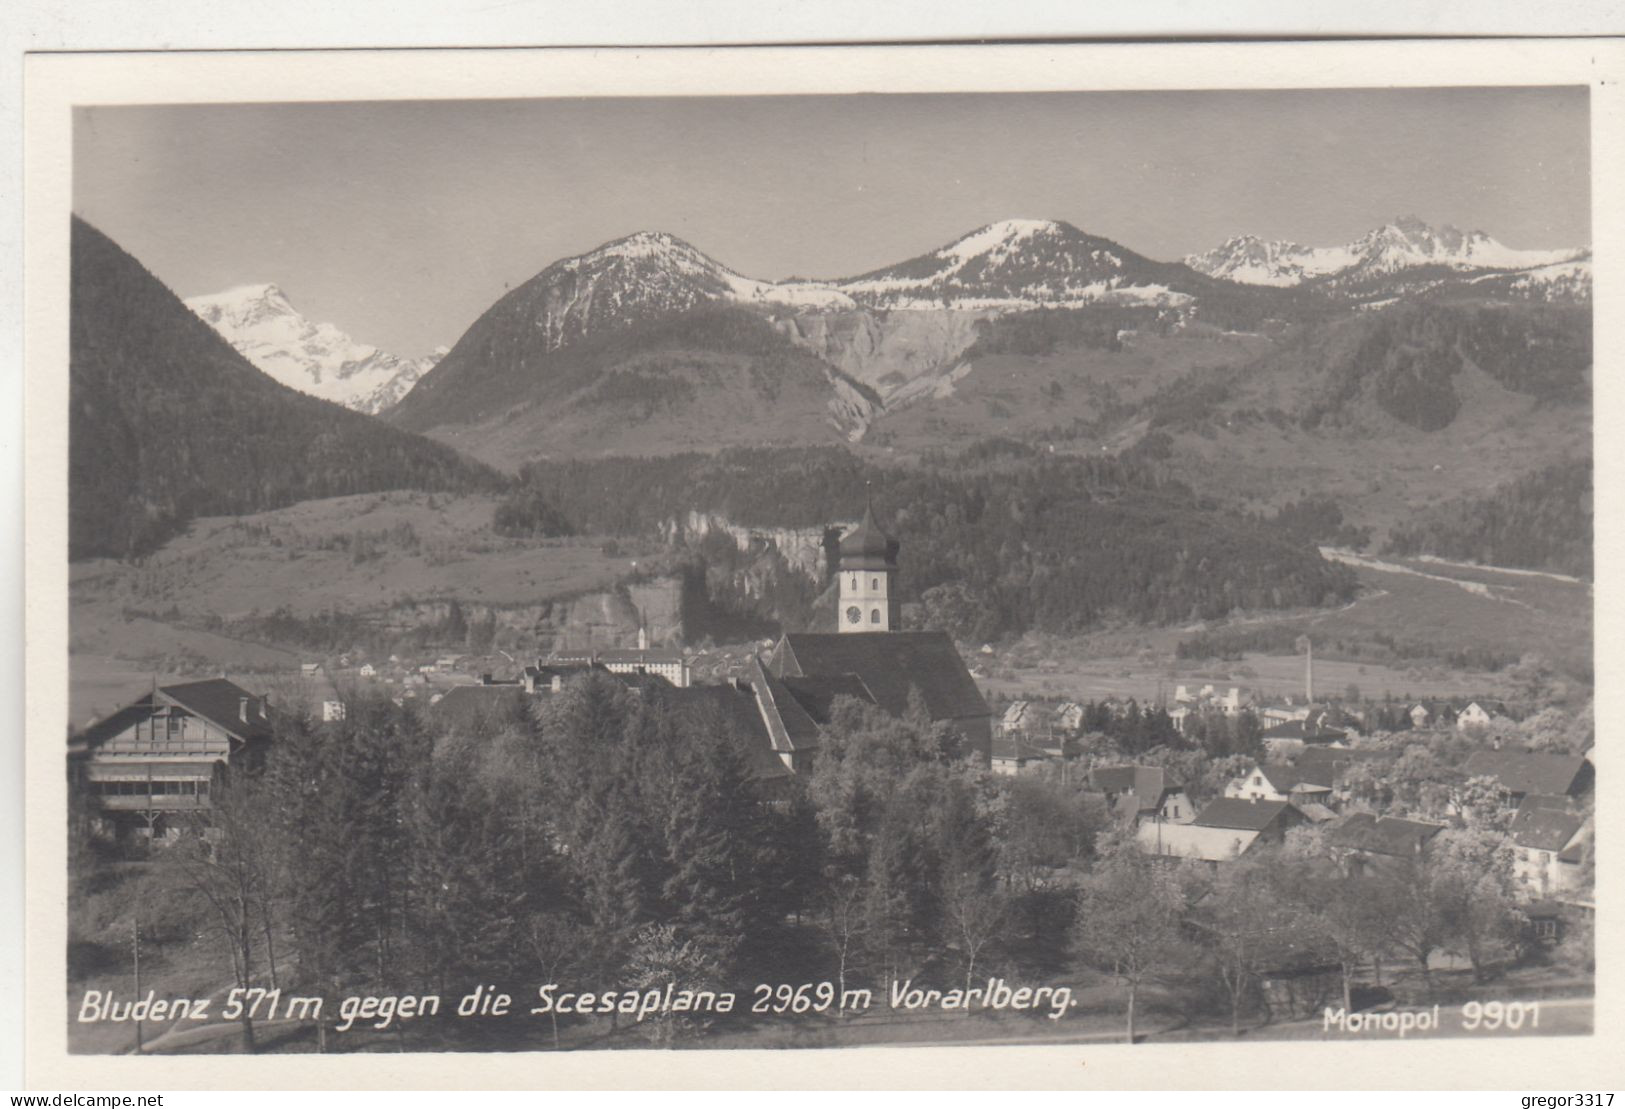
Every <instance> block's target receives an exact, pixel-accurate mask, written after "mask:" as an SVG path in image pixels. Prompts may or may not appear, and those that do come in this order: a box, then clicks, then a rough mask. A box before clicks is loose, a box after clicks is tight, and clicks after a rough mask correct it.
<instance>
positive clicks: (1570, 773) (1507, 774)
mask: <svg viewBox="0 0 1625 1109" xmlns="http://www.w3.org/2000/svg"><path fill="white" fill-rule="evenodd" d="M1461 769H1462V773H1463V774H1464V775H1465V776H1467V777H1469V778H1492V779H1494V780H1495V783H1496V784H1497V785H1498V786H1499V787H1500V788H1501V799H1502V802H1503V803H1504V804H1505V805H1506V807H1507V808H1509V809H1510V808H1517V807H1518V806H1519V805H1521V804H1522V803H1523V801H1524V799H1525V798H1526V797H1528V796H1529V795H1530V794H1544V795H1547V796H1555V797H1580V796H1583V795H1584V794H1585V793H1587V792H1588V791H1589V790H1590V789H1591V787H1592V783H1593V780H1594V777H1595V775H1594V772H1593V770H1592V767H1591V763H1590V762H1589V761H1587V760H1586V759H1585V758H1584V757H1583V756H1580V755H1560V754H1553V753H1550V752H1546V751H1514V750H1500V751H1495V750H1485V751H1474V752H1473V753H1472V754H1471V755H1469V756H1468V757H1467V761H1466V762H1465V763H1463V764H1462V768H1461Z"/></svg>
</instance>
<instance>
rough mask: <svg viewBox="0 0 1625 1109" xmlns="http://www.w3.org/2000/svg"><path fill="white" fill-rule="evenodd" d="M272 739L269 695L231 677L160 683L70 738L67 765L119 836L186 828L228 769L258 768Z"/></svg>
mask: <svg viewBox="0 0 1625 1109" xmlns="http://www.w3.org/2000/svg"><path fill="white" fill-rule="evenodd" d="M270 738H271V717H270V713H269V711H268V709H267V707H266V702H265V698H263V697H257V696H255V695H254V694H252V693H250V692H249V691H248V690H246V689H244V688H243V687H242V686H240V685H237V684H236V683H235V682H230V681H227V680H226V679H225V678H210V679H207V680H205V681H197V682H183V683H181V684H179V685H166V686H159V687H156V688H154V689H153V691H152V692H151V693H148V694H146V695H145V696H143V697H141V698H140V699H139V700H136V701H132V702H131V703H130V704H128V705H125V706H124V707H123V708H121V709H119V710H118V711H117V712H114V713H112V714H111V715H109V716H106V717H104V718H102V719H101V720H98V721H96V722H95V723H93V724H91V725H90V726H89V727H87V728H85V729H84V731H82V732H80V733H78V734H77V735H75V736H73V737H71V738H70V740H69V745H68V755H69V768H70V773H71V774H72V776H73V779H74V781H75V782H76V784H77V785H79V786H80V787H81V788H82V789H83V790H84V793H85V795H86V796H87V797H88V799H89V802H90V806H91V808H92V810H93V811H94V812H95V814H96V816H97V818H98V820H99V821H100V822H101V823H102V826H103V827H104V828H105V829H107V830H109V831H111V832H112V833H113V834H114V835H115V836H117V837H120V838H122V837H124V836H127V835H129V834H132V833H133V834H135V835H139V836H150V837H157V836H163V835H174V834H178V833H179V831H180V822H179V819H178V818H180V817H182V816H183V815H185V814H188V813H193V812H198V811H200V810H206V809H207V808H208V807H209V787H210V783H211V782H212V781H213V779H214V775H215V771H216V770H217V769H218V768H220V767H224V766H240V765H250V766H251V765H254V764H255V763H256V762H258V761H259V760H261V759H263V758H264V754H265V748H266V745H267V744H268V743H269V741H270Z"/></svg>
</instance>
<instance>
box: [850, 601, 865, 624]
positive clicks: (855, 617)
mask: <svg viewBox="0 0 1625 1109" xmlns="http://www.w3.org/2000/svg"><path fill="white" fill-rule="evenodd" d="M862 619H863V610H862V609H860V608H859V607H858V606H857V605H852V606H851V607H849V608H848V609H847V610H846V622H847V623H848V624H856V623H857V622H858V621H860V620H862Z"/></svg>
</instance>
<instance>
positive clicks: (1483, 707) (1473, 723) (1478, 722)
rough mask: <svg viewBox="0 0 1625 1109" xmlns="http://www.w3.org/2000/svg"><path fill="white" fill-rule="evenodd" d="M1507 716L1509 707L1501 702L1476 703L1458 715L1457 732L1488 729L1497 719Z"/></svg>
mask: <svg viewBox="0 0 1625 1109" xmlns="http://www.w3.org/2000/svg"><path fill="white" fill-rule="evenodd" d="M1506 715H1507V707H1506V706H1505V705H1503V704H1502V703H1501V702H1499V701H1474V702H1473V703H1472V704H1470V705H1468V706H1467V707H1466V708H1464V709H1462V710H1461V712H1460V713H1458V714H1457V715H1456V730H1457V731H1462V732H1465V731H1466V730H1467V729H1469V728H1487V727H1489V725H1490V722H1491V721H1493V720H1494V719H1495V718H1496V717H1498V716H1500V717H1504V716H1506Z"/></svg>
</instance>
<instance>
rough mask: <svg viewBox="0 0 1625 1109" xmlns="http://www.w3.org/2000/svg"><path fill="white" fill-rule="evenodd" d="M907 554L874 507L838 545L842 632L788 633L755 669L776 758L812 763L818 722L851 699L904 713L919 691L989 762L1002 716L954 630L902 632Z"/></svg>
mask: <svg viewBox="0 0 1625 1109" xmlns="http://www.w3.org/2000/svg"><path fill="white" fill-rule="evenodd" d="M898 550H899V544H898V542H897V540H895V539H893V538H891V537H890V536H888V535H887V534H886V533H885V532H884V531H883V530H881V527H880V525H879V523H878V522H877V521H876V520H875V513H874V506H873V504H870V505H869V506H867V508H866V509H865V511H864V514H863V522H862V523H860V524H859V525H858V526H857V527H856V528H854V529H852V531H850V532H848V533H847V534H846V535H844V536H842V537H841V541H840V545H839V548H838V554H837V563H836V568H835V577H836V582H837V585H836V590H835V592H836V616H837V618H838V625H837V626H838V628H839V630H838V631H834V632H787V633H786V634H785V635H784V636H783V637H782V638H781V639H780V640H779V642H778V644H777V645H776V646H775V647H774V648H773V651H772V653H771V654H770V655H769V656H768V658H767V660H766V662H765V663H763V662H761V661H756V662H754V663H753V665H752V668H751V673H750V675H749V680H748V684H749V685H750V686H751V687H752V689H753V690H754V691H755V694H756V699H757V705H758V708H759V709H760V711H761V714H762V719H763V722H764V723H765V725H766V727H767V731H768V735H769V737H770V738H771V740H772V743H773V749H774V752H775V753H776V754H777V755H778V756H779V758H780V760H781V761H782V762H783V763H784V764H785V765H786V766H787V767H789V768H790V769H791V770H793V771H797V772H801V771H803V770H805V769H807V768H808V767H809V766H810V765H811V762H812V759H813V757H814V756H815V755H816V753H817V747H818V735H819V733H818V729H819V726H820V725H822V724H826V723H828V722H829V718H830V716H829V714H830V706H831V704H832V703H833V701H834V699H835V698H836V697H839V696H843V695H844V696H850V697H856V698H858V699H859V700H864V701H868V702H870V703H871V704H874V705H878V706H879V707H880V708H882V709H884V710H885V711H886V712H889V713H891V714H892V715H894V716H901V715H903V713H905V712H906V711H907V710H908V705H909V698H910V695H911V693H912V692H913V691H915V690H917V691H918V692H919V694H920V697H921V698H922V699H923V701H924V703H925V707H926V711H927V712H928V713H930V716H931V719H932V721H934V722H936V723H944V724H948V725H950V726H951V727H953V728H954V729H955V730H956V731H958V732H959V734H960V736H961V737H962V738H963V739H964V741H965V743H966V745H967V747H969V748H970V749H971V750H974V751H976V752H977V753H978V754H979V756H980V757H981V758H982V759H984V760H986V759H987V758H988V757H989V754H990V752H991V750H992V745H993V714H992V711H991V710H990V709H989V708H988V706H987V702H986V701H985V700H984V699H983V698H982V693H981V691H980V690H979V689H977V688H976V682H975V680H974V679H973V678H972V677H971V675H970V671H969V670H968V669H967V668H966V666H965V661H964V659H962V658H960V656H959V650H958V648H957V647H955V646H954V641H953V639H952V638H951V637H950V636H949V635H948V633H947V632H941V631H903V630H902V627H901V625H902V618H901V617H902V604H901V601H900V600H899V597H898V591H897V573H898Z"/></svg>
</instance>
